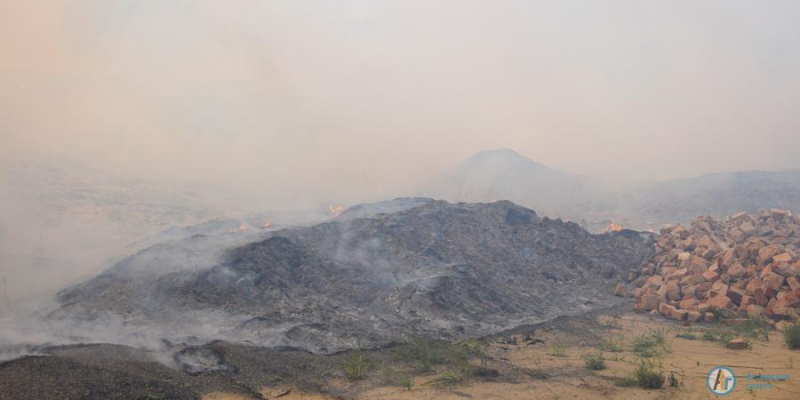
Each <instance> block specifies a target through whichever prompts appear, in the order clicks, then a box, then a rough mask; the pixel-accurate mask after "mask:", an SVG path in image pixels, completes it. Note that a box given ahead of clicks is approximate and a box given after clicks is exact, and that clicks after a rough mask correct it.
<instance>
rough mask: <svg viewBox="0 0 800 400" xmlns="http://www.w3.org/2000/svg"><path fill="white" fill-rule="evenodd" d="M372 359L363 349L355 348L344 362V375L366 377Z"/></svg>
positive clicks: (357, 377)
mask: <svg viewBox="0 0 800 400" xmlns="http://www.w3.org/2000/svg"><path fill="white" fill-rule="evenodd" d="M371 364H372V361H371V360H370V359H369V357H367V355H366V354H364V351H363V350H361V349H354V350H353V351H352V352H351V353H350V357H349V358H348V359H347V361H345V363H344V375H345V376H347V377H348V378H349V379H364V378H366V376H367V371H369V367H370V366H371Z"/></svg>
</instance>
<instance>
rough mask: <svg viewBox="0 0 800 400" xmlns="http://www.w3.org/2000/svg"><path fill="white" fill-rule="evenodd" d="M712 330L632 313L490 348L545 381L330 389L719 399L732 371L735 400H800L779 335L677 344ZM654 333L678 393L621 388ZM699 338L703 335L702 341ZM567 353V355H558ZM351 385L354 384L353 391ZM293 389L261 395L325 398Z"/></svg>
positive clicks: (795, 358) (229, 399) (423, 379)
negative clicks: (636, 348)
mask: <svg viewBox="0 0 800 400" xmlns="http://www.w3.org/2000/svg"><path fill="white" fill-rule="evenodd" d="M704 328H708V325H706V324H699V325H695V326H693V327H683V326H681V325H679V324H677V323H673V322H671V321H667V320H664V319H663V318H660V317H653V316H650V315H639V314H633V313H628V314H624V315H622V316H613V317H612V316H602V317H599V318H597V319H596V320H595V321H594V324H591V323H590V324H587V323H585V322H584V323H580V321H578V322H577V323H573V324H572V325H570V324H567V325H565V326H561V327H554V328H549V327H547V326H545V327H539V328H537V329H535V330H533V331H532V332H523V333H522V334H523V335H527V336H529V337H531V338H533V339H538V340H536V341H535V342H538V341H539V340H541V342H538V343H535V344H533V343H531V342H522V343H520V344H508V343H507V341H508V340H507V338H498V340H495V341H493V342H491V343H490V344H488V345H487V346H486V348H485V352H486V354H488V355H489V357H491V358H492V359H493V360H494V362H495V363H502V364H504V366H505V368H507V369H510V370H511V371H513V370H515V369H516V370H520V371H526V370H532V369H537V370H542V371H545V372H546V373H547V374H548V375H549V377H548V378H547V379H533V378H529V377H527V376H525V377H526V378H528V379H521V378H515V379H512V381H497V382H491V381H486V380H481V379H479V378H471V379H469V380H467V381H465V382H463V383H461V384H457V385H454V386H448V387H436V386H433V385H427V384H426V383H428V382H430V381H431V380H433V379H434V378H435V377H436V376H437V374H436V373H435V372H434V373H431V374H427V375H422V376H417V377H416V378H415V385H414V387H413V388H412V389H411V390H405V389H404V388H400V387H396V386H386V385H382V384H369V383H364V382H361V383H349V382H347V381H342V380H339V381H336V382H332V383H331V385H336V386H340V387H341V388H342V389H345V390H346V391H347V392H349V393H356V394H355V395H354V396H353V397H354V398H357V399H386V400H389V399H459V400H463V399H469V398H474V399H609V398H610V399H637V400H644V399H709V398H715V396H714V395H713V394H712V393H711V392H710V391H709V389H708V388H707V387H706V377H707V375H708V373H709V371H710V370H712V369H713V368H714V367H716V366H721V365H724V366H728V367H730V368H731V369H732V370H733V371H734V373H735V375H736V377H737V386H736V388H735V389H734V391H733V392H732V393H730V394H729V395H727V396H725V398H729V399H740V398H741V399H800V374H798V373H797V372H800V371H797V372H796V371H795V365H797V366H798V368H800V352H799V351H790V350H788V349H787V348H786V346H785V344H784V343H783V340H782V338H781V336H780V334H779V333H778V332H772V333H771V336H770V341H769V342H764V341H756V342H754V343H753V345H752V347H751V348H750V349H746V350H730V349H727V348H725V347H723V346H722V345H721V344H719V343H716V342H708V341H703V340H700V339H699V338H698V339H697V340H690V339H683V338H678V337H676V335H677V334H678V333H680V332H684V333H685V332H690V331H695V332H699V331H701V330H702V329H704ZM651 329H656V330H666V331H667V334H666V337H667V343H668V348H669V349H670V352H666V353H665V354H664V355H663V356H662V357H661V359H660V368H658V369H661V370H663V371H664V372H665V373H666V374H667V376H669V374H670V373H674V375H675V376H676V378H678V380H679V381H680V384H679V385H678V386H677V387H670V386H669V383H667V384H665V387H664V388H663V389H658V390H645V389H641V388H639V387H621V386H619V385H617V384H616V382H618V381H619V378H622V377H625V376H629V375H630V373H631V371H632V370H633V369H634V364H635V361H636V359H637V357H636V355H635V354H634V353H632V352H631V349H630V343H631V341H632V340H633V339H634V338H636V337H637V336H639V335H642V334H647V333H648V332H649V331H650V330H651ZM698 336H700V335H698ZM603 339H611V340H613V341H614V342H615V343H618V344H621V348H622V351H619V352H609V351H606V352H604V357H605V359H606V365H607V368H606V369H604V370H601V371H589V370H588V369H586V367H585V363H584V361H583V359H582V355H583V354H585V353H587V352H596V351H597V350H598V347H599V346H598V343H599V341H600V340H603ZM559 348H560V349H561V350H562V352H563V354H561V353H562V352H560V351H558V350H557V349H559ZM748 374H751V375H757V374H764V375H784V374H785V375H788V376H789V379H788V381H770V382H764V381H755V380H753V379H752V378H748ZM756 383H770V384H771V385H772V387H771V388H761V389H748V384H756ZM348 385H350V386H349V387H348ZM289 389H291V388H288V387H280V388H263V389H262V390H261V391H260V392H261V394H262V395H263V396H264V397H266V398H276V396H278V395H280V394H284V396H281V397H279V398H281V399H287V400H288V399H314V400H318V399H327V398H334V397H326V396H325V395H324V394H310V393H302V392H300V391H299V390H291V391H289V392H288V394H286V393H287V391H288V390H289ZM245 398H246V397H241V396H236V395H226V394H224V393H213V394H210V395H207V396H205V397H204V399H206V400H238V399H245Z"/></svg>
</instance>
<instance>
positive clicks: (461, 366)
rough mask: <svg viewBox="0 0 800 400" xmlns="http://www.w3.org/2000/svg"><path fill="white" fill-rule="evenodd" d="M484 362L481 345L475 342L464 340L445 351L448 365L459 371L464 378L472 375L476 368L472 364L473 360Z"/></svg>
mask: <svg viewBox="0 0 800 400" xmlns="http://www.w3.org/2000/svg"><path fill="white" fill-rule="evenodd" d="M478 357H480V358H481V359H482V360H485V356H484V354H483V351H481V345H480V343H479V342H478V341H477V340H465V341H463V342H460V343H456V344H454V345H451V346H450V348H449V349H448V351H447V361H448V363H449V364H451V365H452V366H454V367H455V368H457V369H458V370H460V371H461V373H462V375H464V376H471V375H474V374H475V372H476V370H477V367H476V366H475V365H473V364H472V360H473V359H474V358H478Z"/></svg>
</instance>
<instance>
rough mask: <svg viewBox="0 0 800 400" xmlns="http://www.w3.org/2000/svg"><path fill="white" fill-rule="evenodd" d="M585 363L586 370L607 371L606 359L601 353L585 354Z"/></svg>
mask: <svg viewBox="0 0 800 400" xmlns="http://www.w3.org/2000/svg"><path fill="white" fill-rule="evenodd" d="M583 361H585V362H586V368H588V369H590V370H593V371H599V370H601V369H606V359H605V358H604V357H603V353H602V352H600V351H598V352H597V353H587V354H584V355H583Z"/></svg>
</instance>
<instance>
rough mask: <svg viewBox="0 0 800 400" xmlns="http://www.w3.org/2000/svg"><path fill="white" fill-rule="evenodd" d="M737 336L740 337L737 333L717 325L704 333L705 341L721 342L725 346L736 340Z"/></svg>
mask: <svg viewBox="0 0 800 400" xmlns="http://www.w3.org/2000/svg"><path fill="white" fill-rule="evenodd" d="M737 336H738V335H737V333H736V332H733V331H732V330H730V329H725V328H722V327H720V326H719V325H716V326H714V327H713V328H711V329H709V330H707V331H705V332H703V340H707V341H710V342H719V343H721V344H722V345H723V346H725V345H727V344H728V342H730V341H731V340H733V339H736V337H737Z"/></svg>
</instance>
